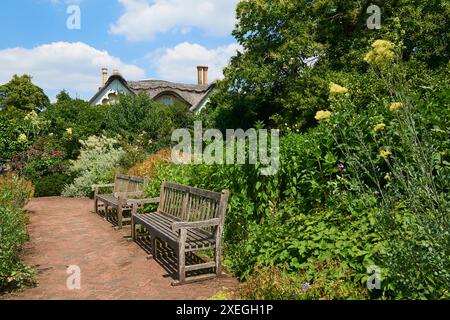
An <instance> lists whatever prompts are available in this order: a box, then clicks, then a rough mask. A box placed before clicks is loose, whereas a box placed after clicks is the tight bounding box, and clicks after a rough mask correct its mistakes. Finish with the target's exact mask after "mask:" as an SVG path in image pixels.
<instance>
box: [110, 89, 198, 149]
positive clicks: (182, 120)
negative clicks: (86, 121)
mask: <svg viewBox="0 0 450 320" xmlns="http://www.w3.org/2000/svg"><path fill="white" fill-rule="evenodd" d="M192 117H193V116H192V114H191V113H190V112H189V110H188V109H187V108H186V107H185V106H183V105H180V104H175V105H173V106H170V107H168V106H165V105H162V104H158V103H156V102H154V101H153V100H151V99H150V98H149V97H148V96H147V95H145V94H140V95H137V96H129V95H121V96H120V99H119V102H118V103H115V104H112V105H111V106H110V108H109V110H108V113H107V116H106V119H107V123H108V126H107V133H108V134H109V135H110V136H116V135H119V136H121V137H122V139H124V141H126V142H127V143H128V144H131V145H135V146H139V147H140V148H142V149H144V150H148V151H151V152H156V151H158V150H160V149H163V148H165V147H168V146H170V145H171V135H172V131H173V130H174V129H176V128H189V127H191V126H192Z"/></svg>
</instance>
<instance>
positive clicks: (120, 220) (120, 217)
mask: <svg viewBox="0 0 450 320" xmlns="http://www.w3.org/2000/svg"><path fill="white" fill-rule="evenodd" d="M117 220H118V222H117V224H118V227H119V229H122V226H123V208H122V206H119V207H118V208H117Z"/></svg>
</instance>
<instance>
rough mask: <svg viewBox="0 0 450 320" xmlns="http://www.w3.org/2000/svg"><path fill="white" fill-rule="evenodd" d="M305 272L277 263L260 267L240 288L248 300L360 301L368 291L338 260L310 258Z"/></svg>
mask: <svg viewBox="0 0 450 320" xmlns="http://www.w3.org/2000/svg"><path fill="white" fill-rule="evenodd" d="M311 265H313V266H314V267H313V268H312V269H311V270H308V271H306V272H299V273H297V274H292V273H288V272H286V271H285V270H282V269H280V268H278V267H275V266H269V267H262V268H258V269H257V272H256V273H255V274H254V275H253V276H252V277H251V278H250V279H249V280H248V281H247V282H245V283H244V284H243V285H241V288H240V296H241V298H242V299H247V300H345V299H351V300H360V299H367V298H368V296H367V293H366V292H365V291H364V290H362V289H361V287H359V286H357V285H355V284H353V283H352V281H351V278H352V272H351V270H350V269H349V268H348V267H344V266H343V265H342V264H340V263H339V262H337V261H334V260H332V259H327V260H326V261H324V262H322V261H317V260H313V259H311Z"/></svg>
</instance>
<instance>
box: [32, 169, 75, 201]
mask: <svg viewBox="0 0 450 320" xmlns="http://www.w3.org/2000/svg"><path fill="white" fill-rule="evenodd" d="M72 182H73V178H72V177H71V176H69V175H65V174H62V173H54V174H50V175H48V176H45V177H42V178H40V179H38V180H37V181H35V182H34V187H35V189H36V190H35V196H36V197H51V196H60V195H61V192H62V190H63V189H64V188H65V186H66V185H70V184H71V183H72Z"/></svg>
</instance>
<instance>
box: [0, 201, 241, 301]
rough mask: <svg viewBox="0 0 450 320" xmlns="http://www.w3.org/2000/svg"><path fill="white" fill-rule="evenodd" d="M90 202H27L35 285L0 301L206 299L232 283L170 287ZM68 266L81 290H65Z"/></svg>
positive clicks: (26, 258) (221, 281) (27, 259)
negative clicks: (72, 267) (77, 277)
mask: <svg viewBox="0 0 450 320" xmlns="http://www.w3.org/2000/svg"><path fill="white" fill-rule="evenodd" d="M92 207H93V202H92V200H89V199H66V198H59V197H56V198H41V199H34V200H33V201H31V202H30V203H29V204H28V205H27V207H26V209H27V210H28V211H30V225H29V226H28V229H29V233H30V238H31V239H30V242H29V243H28V244H27V245H26V247H25V250H24V254H23V258H22V259H23V261H24V262H25V263H27V264H28V265H31V266H35V267H36V269H37V270H38V273H39V286H38V287H37V288H33V289H28V290H25V291H23V292H19V293H15V294H12V295H9V296H6V297H3V299H5V298H6V299H33V300H34V299H50V300H53V299H88V300H95V299H101V300H103V299H119V300H122V299H145V300H151V299H163V300H164V299H170V300H179V299H207V298H209V297H211V296H212V295H214V294H216V293H217V292H219V291H221V290H222V289H223V288H231V289H233V288H234V287H235V286H236V280H234V279H233V278H231V277H228V276H223V277H221V278H219V279H215V280H210V281H206V282H200V283H194V284H189V285H185V286H178V287H172V286H171V281H172V278H170V277H168V273H167V272H166V271H165V269H164V268H163V267H162V266H161V265H160V264H158V263H157V262H156V261H153V260H150V261H149V260H147V259H146V258H147V254H146V253H145V251H144V250H143V249H141V248H140V247H139V246H138V245H137V244H136V243H133V242H131V241H129V240H127V239H126V238H125V236H127V235H129V233H130V230H129V227H128V228H127V227H125V228H124V229H123V230H122V231H116V230H114V228H113V227H112V225H111V224H110V223H108V222H106V221H104V220H103V219H102V218H101V217H99V216H98V215H95V214H93V213H91V212H90V211H91V210H92ZM69 265H77V266H79V267H80V268H81V290H74V291H71V290H68V289H67V287H66V281H67V277H68V274H67V273H66V270H67V267H68V266H69Z"/></svg>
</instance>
